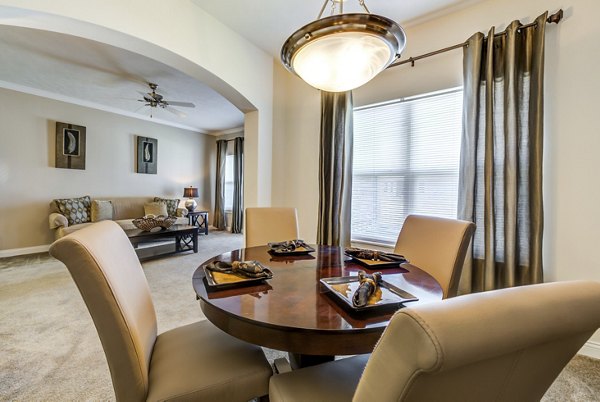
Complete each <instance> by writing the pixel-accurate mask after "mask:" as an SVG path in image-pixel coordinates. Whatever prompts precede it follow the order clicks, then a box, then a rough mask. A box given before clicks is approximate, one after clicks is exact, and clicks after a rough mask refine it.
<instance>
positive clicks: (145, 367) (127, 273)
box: [50, 221, 272, 401]
mask: <svg viewBox="0 0 600 402" xmlns="http://www.w3.org/2000/svg"><path fill="white" fill-rule="evenodd" d="M50 254H52V255H53V256H54V257H56V258H58V259H59V260H61V261H62V262H64V263H65V265H66V266H67V268H68V269H69V272H70V273H71V275H72V277H73V280H74V281H75V283H76V284H77V287H78V288H79V291H80V292H81V295H82V297H83V299H84V301H85V303H86V305H87V307H88V310H89V312H90V314H91V316H92V319H93V321H94V324H95V325H96V329H97V331H98V335H99V337H100V340H101V342H102V346H103V348H104V353H105V355H106V359H107V361H108V366H109V368H110V373H111V377H112V382H113V387H114V390H115V395H116V398H117V400H119V401H144V400H149V401H164V400H202V401H225V400H227V401H248V400H250V399H252V398H254V397H257V396H263V395H266V394H267V391H268V381H269V377H270V376H271V374H272V370H271V367H270V366H269V363H268V362H267V360H266V359H265V356H264V354H263V352H262V350H261V349H260V347H258V346H254V345H250V344H248V343H245V342H242V341H240V340H238V339H236V338H233V337H231V336H230V335H228V334H226V333H225V332H222V331H221V330H219V329H217V328H216V327H215V326H213V325H212V324H211V323H210V322H208V321H200V322H196V323H193V324H190V325H185V326H182V327H179V328H176V329H173V330H170V331H167V332H165V333H162V334H160V335H158V336H157V329H156V315H155V311H154V305H153V303H152V299H151V296H150V291H149V288H148V283H147V282H146V277H145V276H144V272H143V271H142V267H141V265H140V262H139V261H138V258H137V256H136V254H135V252H134V250H133V248H132V246H131V244H130V242H129V240H128V239H127V236H126V235H125V233H124V232H123V230H122V229H121V228H120V227H119V226H118V225H117V224H116V223H114V222H112V221H102V222H99V223H96V224H94V225H91V226H89V227H86V228H84V229H81V230H79V231H77V232H74V233H72V234H70V235H68V236H66V237H63V238H61V239H60V240H58V241H56V242H55V243H54V244H52V246H51V248H50Z"/></svg>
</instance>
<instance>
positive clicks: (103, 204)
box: [92, 200, 113, 222]
mask: <svg viewBox="0 0 600 402" xmlns="http://www.w3.org/2000/svg"><path fill="white" fill-rule="evenodd" d="M112 218H113V206H112V201H103V200H94V201H92V222H100V221H106V220H108V221H110V220H112Z"/></svg>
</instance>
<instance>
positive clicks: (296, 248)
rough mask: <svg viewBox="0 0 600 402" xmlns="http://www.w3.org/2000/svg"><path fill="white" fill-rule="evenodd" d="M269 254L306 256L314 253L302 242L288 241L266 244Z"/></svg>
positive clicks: (312, 249)
mask: <svg viewBox="0 0 600 402" xmlns="http://www.w3.org/2000/svg"><path fill="white" fill-rule="evenodd" d="M267 246H269V253H271V254H272V255H281V256H285V255H306V254H308V253H312V252H313V251H315V249H314V248H312V247H311V246H309V245H308V244H306V243H305V242H304V241H303V240H288V241H282V242H279V243H267Z"/></svg>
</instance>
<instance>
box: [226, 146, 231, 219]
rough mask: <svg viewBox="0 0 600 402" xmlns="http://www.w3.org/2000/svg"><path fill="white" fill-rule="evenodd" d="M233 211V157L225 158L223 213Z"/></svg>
mask: <svg viewBox="0 0 600 402" xmlns="http://www.w3.org/2000/svg"><path fill="white" fill-rule="evenodd" d="M232 209H233V155H227V157H226V158H225V211H228V212H229V211H231V210H232Z"/></svg>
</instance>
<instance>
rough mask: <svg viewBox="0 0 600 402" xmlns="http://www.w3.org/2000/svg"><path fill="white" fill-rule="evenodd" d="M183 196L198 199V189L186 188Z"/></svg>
mask: <svg viewBox="0 0 600 402" xmlns="http://www.w3.org/2000/svg"><path fill="white" fill-rule="evenodd" d="M183 196H184V197H186V198H195V197H198V189H197V188H196V187H192V186H190V187H186V188H184V189H183Z"/></svg>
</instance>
